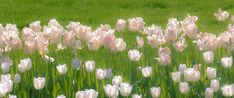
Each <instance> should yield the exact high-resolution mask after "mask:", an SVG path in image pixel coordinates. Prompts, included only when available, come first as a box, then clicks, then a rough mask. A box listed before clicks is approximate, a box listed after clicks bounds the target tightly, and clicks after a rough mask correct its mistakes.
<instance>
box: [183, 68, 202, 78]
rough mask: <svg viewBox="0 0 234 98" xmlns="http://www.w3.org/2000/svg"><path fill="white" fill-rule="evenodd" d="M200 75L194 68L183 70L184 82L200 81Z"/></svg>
mask: <svg viewBox="0 0 234 98" xmlns="http://www.w3.org/2000/svg"><path fill="white" fill-rule="evenodd" d="M200 76H201V73H200V71H198V70H195V69H194V68H186V69H184V79H185V80H186V81H198V80H200Z"/></svg>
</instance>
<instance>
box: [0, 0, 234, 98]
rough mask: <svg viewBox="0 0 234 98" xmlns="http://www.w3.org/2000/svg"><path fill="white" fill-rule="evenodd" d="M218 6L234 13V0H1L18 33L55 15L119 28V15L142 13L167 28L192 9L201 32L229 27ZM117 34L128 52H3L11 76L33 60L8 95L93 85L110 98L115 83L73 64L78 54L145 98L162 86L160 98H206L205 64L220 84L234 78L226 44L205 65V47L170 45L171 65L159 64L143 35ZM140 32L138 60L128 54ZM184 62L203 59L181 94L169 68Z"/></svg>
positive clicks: (3, 16) (29, 97)
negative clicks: (148, 71) (146, 73)
mask: <svg viewBox="0 0 234 98" xmlns="http://www.w3.org/2000/svg"><path fill="white" fill-rule="evenodd" d="M219 8H222V9H223V10H226V11H228V12H229V13H230V16H232V14H234V3H233V1H232V0H212V1H208V0H207V1H204V0H0V23H1V24H2V25H6V24H8V23H12V24H17V27H18V29H19V30H20V33H21V31H22V29H23V28H24V27H28V26H29V24H30V23H31V22H34V21H37V20H40V21H41V22H42V25H47V23H48V21H49V20H51V19H56V20H58V22H59V23H60V24H61V25H62V26H64V28H65V26H66V25H67V24H68V23H69V22H71V21H77V22H80V23H81V24H84V25H88V26H91V27H92V29H93V30H95V29H96V28H97V27H99V26H100V25H101V24H109V25H111V26H112V28H115V24H116V21H117V19H125V20H127V19H129V18H133V17H142V18H143V19H144V21H145V23H146V26H150V25H151V24H155V25H158V26H161V27H162V28H165V27H166V24H167V21H168V18H171V17H174V18H178V19H179V20H183V19H184V18H185V17H186V16H187V14H190V15H195V16H197V17H198V21H197V26H198V28H199V30H200V31H201V32H209V33H214V34H219V33H222V32H224V31H226V30H227V26H228V24H229V23H231V19H230V18H228V19H227V20H226V21H224V22H218V21H217V20H216V18H215V16H214V13H215V12H216V11H217V10H218V9H219ZM20 35H21V34H20ZM115 35H116V36H117V37H121V38H123V39H124V41H125V42H126V44H127V47H126V50H125V51H122V52H117V53H113V52H111V51H110V50H108V49H106V48H104V47H101V48H100V49H99V50H98V51H89V50H88V48H87V47H86V46H85V47H84V48H83V49H77V50H73V49H71V48H68V49H65V50H61V51H55V49H56V47H55V45H50V46H49V53H48V55H49V56H51V57H53V58H54V59H55V61H54V62H45V61H44V60H43V59H42V58H41V56H40V54H39V53H38V52H35V53H33V54H25V53H24V50H23V49H19V50H13V51H11V52H8V53H4V54H3V55H7V56H9V58H10V59H11V60H12V61H13V65H12V66H11V70H10V74H11V75H12V76H14V75H15V74H16V73H19V72H18V64H19V63H20V60H21V59H23V58H28V57H29V58H31V59H32V69H31V70H29V71H27V72H25V73H22V74H20V75H21V82H20V84H14V87H13V90H12V91H11V92H10V94H13V95H17V97H18V98H55V97H56V96H58V95H61V94H63V95H65V96H66V97H67V98H74V97H75V94H76V92H77V91H80V90H85V89H94V90H96V91H97V92H98V93H99V94H98V98H107V96H106V95H105V93H104V89H103V86H104V85H106V84H111V79H104V80H98V79H96V77H95V72H93V73H88V72H86V70H85V69H84V68H81V69H79V70H74V69H72V66H71V60H72V59H73V58H74V57H75V56H76V57H78V58H79V59H80V60H81V61H82V63H84V62H85V61H87V60H94V61H95V63H96V68H111V69H112V73H113V76H114V75H121V76H122V77H123V81H126V82H128V83H130V84H132V85H133V90H132V94H142V95H143V98H150V97H151V94H150V87H153V86H157V87H161V95H160V98H203V97H204V96H205V95H204V92H205V88H207V87H209V85H210V80H209V79H207V77H206V67H207V66H212V67H214V68H216V70H217V77H218V78H220V79H219V80H220V86H222V85H224V84H231V83H234V77H233V75H234V70H233V67H232V68H230V69H224V68H223V67H222V65H221V62H220V59H221V58H222V57H223V56H231V55H232V54H230V53H228V52H227V50H226V49H223V48H221V49H217V50H215V51H214V55H215V60H214V62H213V63H211V64H207V63H205V61H204V60H203V57H202V52H200V51H198V50H197V49H196V48H195V46H196V44H194V43H192V41H191V40H188V47H187V48H186V49H185V50H184V51H183V52H177V51H176V50H175V49H173V48H172V46H168V47H170V48H171V53H172V54H171V57H172V60H171V63H170V64H169V65H168V66H159V64H158V61H157V60H155V58H156V57H157V51H158V49H155V48H151V47H150V45H149V44H147V39H146V36H145V35H139V34H138V33H135V32H130V31H125V32H116V33H115ZM136 36H141V37H143V38H144V40H145V45H144V47H143V48H140V49H138V50H139V51H140V52H142V57H141V59H140V60H139V61H137V62H134V61H130V60H129V59H128V51H129V50H130V49H136V48H137V47H136ZM183 63H185V64H187V67H192V66H193V64H197V63H200V64H202V67H201V78H200V80H199V81H198V82H189V85H190V91H189V93H188V94H185V95H184V94H181V93H180V91H179V87H178V86H179V84H178V83H175V82H173V80H172V78H171V73H172V72H174V71H176V70H178V66H179V64H183ZM58 64H67V66H68V71H67V73H66V74H65V75H59V73H58V72H57V70H56V66H57V65H58ZM144 66H152V67H153V74H152V76H151V77H149V78H145V77H143V76H142V74H141V72H139V71H137V69H138V67H144ZM0 72H1V71H0ZM1 74H3V73H2V72H1ZM38 76H41V77H45V78H46V84H45V87H44V88H43V89H42V90H36V89H35V88H34V87H33V77H38ZM214 96H215V97H217V98H221V97H224V96H223V95H222V92H221V90H219V91H217V92H215V93H214ZM119 97H123V96H120V95H119ZM128 98H131V96H129V97H128Z"/></svg>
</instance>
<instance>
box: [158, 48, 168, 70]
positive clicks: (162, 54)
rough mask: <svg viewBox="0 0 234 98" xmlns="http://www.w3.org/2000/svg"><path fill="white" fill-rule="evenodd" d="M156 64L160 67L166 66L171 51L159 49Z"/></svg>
mask: <svg viewBox="0 0 234 98" xmlns="http://www.w3.org/2000/svg"><path fill="white" fill-rule="evenodd" d="M156 59H157V60H158V63H159V64H160V65H162V66H166V65H168V64H169V63H170V62H171V51H170V48H168V47H165V48H162V47H160V48H159V50H158V58H156Z"/></svg>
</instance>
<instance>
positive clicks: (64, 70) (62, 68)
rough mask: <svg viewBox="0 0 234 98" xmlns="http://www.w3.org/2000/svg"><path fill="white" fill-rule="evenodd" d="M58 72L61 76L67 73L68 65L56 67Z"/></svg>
mask: <svg viewBox="0 0 234 98" xmlns="http://www.w3.org/2000/svg"><path fill="white" fill-rule="evenodd" d="M56 68H57V71H58V72H59V74H61V75H64V74H66V73H67V65H66V64H59V65H58V66H56Z"/></svg>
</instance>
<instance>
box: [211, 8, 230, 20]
mask: <svg viewBox="0 0 234 98" xmlns="http://www.w3.org/2000/svg"><path fill="white" fill-rule="evenodd" d="M214 15H215V17H216V19H217V20H218V21H225V20H226V19H227V18H228V16H229V13H228V12H227V11H222V10H221V9H220V8H219V10H218V12H217V13H215V14H214Z"/></svg>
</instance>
